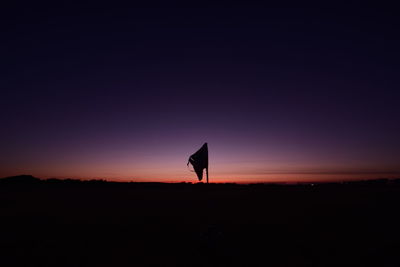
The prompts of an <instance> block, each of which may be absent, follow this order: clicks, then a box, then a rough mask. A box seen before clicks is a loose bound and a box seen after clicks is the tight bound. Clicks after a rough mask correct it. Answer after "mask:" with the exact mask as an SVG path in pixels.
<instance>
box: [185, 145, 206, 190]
mask: <svg viewBox="0 0 400 267" xmlns="http://www.w3.org/2000/svg"><path fill="white" fill-rule="evenodd" d="M189 163H190V164H192V165H193V169H194V171H195V172H196V174H197V177H198V178H199V181H201V180H203V170H204V169H206V175H207V183H208V146H207V143H204V145H203V146H202V147H201V148H200V149H199V150H197V152H196V153H194V154H193V155H191V156H190V157H189V160H188V163H187V165H188V166H189Z"/></svg>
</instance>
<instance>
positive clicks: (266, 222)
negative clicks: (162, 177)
mask: <svg viewBox="0 0 400 267" xmlns="http://www.w3.org/2000/svg"><path fill="white" fill-rule="evenodd" d="M399 204H400V183H398V182H396V183H387V182H369V183H353V184H346V185H341V184H331V185H315V186H311V185H303V186H277V185H230V184H221V185H218V184H210V185H206V184H193V185H192V184H136V183H121V184H118V183H106V182H71V181H69V182H68V181H67V182H61V181H48V182H40V181H30V182H24V181H22V182H16V183H8V182H7V183H0V256H1V257H0V261H1V264H0V265H1V266H400V256H399V251H400V227H399V226H400V216H399V215H398V214H399Z"/></svg>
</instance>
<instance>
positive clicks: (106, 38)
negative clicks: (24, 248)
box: [0, 2, 400, 182]
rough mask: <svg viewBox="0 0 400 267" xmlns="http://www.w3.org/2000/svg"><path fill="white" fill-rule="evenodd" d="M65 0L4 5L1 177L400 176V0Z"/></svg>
mask: <svg viewBox="0 0 400 267" xmlns="http://www.w3.org/2000/svg"><path fill="white" fill-rule="evenodd" d="M60 3H62V2H60ZM60 3H59V4H57V6H55V4H54V3H53V4H51V5H46V6H40V5H37V4H34V5H33V4H31V5H23V4H19V6H15V7H8V8H5V9H4V11H5V12H4V13H5V14H4V16H3V17H2V20H3V23H2V25H3V26H4V27H3V28H4V32H3V34H2V42H1V44H0V46H1V54H2V60H1V61H2V63H1V65H2V69H3V70H2V73H3V75H4V76H3V75H2V76H3V77H2V79H1V82H0V83H1V100H0V104H1V106H0V111H1V114H0V119H1V126H2V130H1V131H0V150H1V155H0V176H1V177H2V176H9V175H17V174H22V173H23V174H32V175H35V176H38V177H58V178H62V177H70V178H105V179H110V180H124V181H127V180H132V181H168V182H171V181H185V182H195V181H196V176H195V174H194V173H193V172H190V171H189V170H188V169H187V167H186V162H187V158H188V156H189V155H190V154H192V153H194V152H195V151H196V150H197V149H198V148H200V146H201V145H202V144H203V143H204V142H208V144H209V153H210V180H211V181H214V182H227V181H229V182H269V181H273V182H293V181H332V180H347V179H363V178H381V177H400V167H399V166H400V164H399V159H400V138H399V137H400V119H399V118H400V105H399V102H400V92H399V88H400V87H399V85H400V82H399V71H400V68H399V62H400V53H399V47H400V39H399V36H400V34H399V18H398V14H397V12H396V10H397V9H395V8H393V7H389V6H388V7H385V8H383V7H379V6H360V5H358V6H351V5H349V4H348V5H347V6H346V7H334V6H331V7H329V8H326V7H312V8H305V7H302V8H299V7H298V8H278V7H266V6H260V5H259V4H254V5H249V4H246V5H243V4H240V3H238V2H230V4H226V5H222V4H221V5H216V4H213V5H210V6H204V7H201V8H200V7H197V8H189V7H185V8H183V7H182V8H178V7H173V6H159V7H158V6H153V7H148V8H144V7H141V8H127V7H112V6H108V5H101V4H100V3H99V2H97V4H96V5H91V6H84V5H80V6H70V5H68V3H66V4H60ZM244 3H245V2H244Z"/></svg>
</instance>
